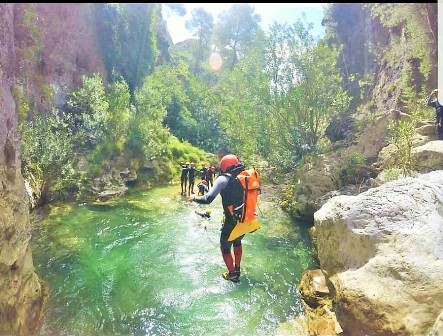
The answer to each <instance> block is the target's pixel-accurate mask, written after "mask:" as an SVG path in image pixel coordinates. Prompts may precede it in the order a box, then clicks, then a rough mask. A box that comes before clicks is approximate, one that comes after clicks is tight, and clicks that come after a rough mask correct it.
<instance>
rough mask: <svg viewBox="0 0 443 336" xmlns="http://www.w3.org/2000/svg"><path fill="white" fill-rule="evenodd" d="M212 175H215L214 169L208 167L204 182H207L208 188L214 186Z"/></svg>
mask: <svg viewBox="0 0 443 336" xmlns="http://www.w3.org/2000/svg"><path fill="white" fill-rule="evenodd" d="M214 174H215V167H208V169H207V170H206V178H205V180H206V181H207V182H208V187H212V186H213V184H214Z"/></svg>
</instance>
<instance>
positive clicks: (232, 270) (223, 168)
mask: <svg viewBox="0 0 443 336" xmlns="http://www.w3.org/2000/svg"><path fill="white" fill-rule="evenodd" d="M242 170H244V165H243V164H241V163H240V162H239V160H238V158H237V156H236V155H233V154H228V155H225V156H223V158H222V159H221V160H220V175H219V176H218V177H217V178H216V180H215V181H214V185H213V186H212V188H210V189H209V192H208V193H207V194H206V195H203V196H197V197H195V196H193V197H190V198H189V200H190V201H194V202H197V203H200V204H210V203H212V201H213V200H214V199H215V197H216V196H217V195H218V194H220V195H221V197H222V204H223V213H224V221H223V226H222V229H221V234H220V250H221V253H222V257H223V260H224V262H225V264H226V267H227V269H228V271H227V272H224V273H223V274H222V276H223V278H224V279H225V280H230V281H233V282H239V281H240V262H241V258H242V243H241V241H242V239H243V237H244V235H242V236H240V237H238V238H237V239H235V240H233V241H228V237H229V235H230V234H231V231H232V230H233V228H234V226H235V224H236V222H235V220H234V218H233V217H232V215H231V213H230V211H229V209H228V207H229V206H232V204H233V201H232V199H233V195H232V184H231V183H232V182H231V181H232V179H231V178H230V177H229V176H227V175H225V174H226V173H229V174H231V175H232V176H233V177H235V176H237V174H238V173H240V172H241V171H242ZM232 247H233V252H234V257H233V256H232V252H231V248H232Z"/></svg>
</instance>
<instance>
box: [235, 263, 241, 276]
mask: <svg viewBox="0 0 443 336" xmlns="http://www.w3.org/2000/svg"><path fill="white" fill-rule="evenodd" d="M235 274H236V275H237V276H238V277H239V278H240V266H237V265H235Z"/></svg>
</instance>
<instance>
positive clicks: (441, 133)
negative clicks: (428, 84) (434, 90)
mask: <svg viewBox="0 0 443 336" xmlns="http://www.w3.org/2000/svg"><path fill="white" fill-rule="evenodd" d="M428 105H429V106H432V107H433V108H435V123H436V125H437V133H438V139H439V140H443V106H442V105H440V103H439V102H438V100H437V99H434V100H433V99H432V95H430V96H429V99H428Z"/></svg>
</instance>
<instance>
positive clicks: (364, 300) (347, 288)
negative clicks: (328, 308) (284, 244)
mask: <svg viewBox="0 0 443 336" xmlns="http://www.w3.org/2000/svg"><path fill="white" fill-rule="evenodd" d="M314 221H315V228H316V236H317V245H318V257H319V260H320V265H321V268H322V269H323V270H325V271H326V272H327V273H328V274H329V276H330V280H331V282H332V284H333V285H334V288H335V290H336V295H335V298H334V300H335V302H336V304H335V307H334V311H335V312H336V314H337V318H338V321H339V323H340V325H341V326H342V328H343V330H344V333H345V334H346V335H364V334H370V335H389V334H396V335H425V334H427V333H429V332H430V331H431V328H438V323H437V322H436V321H438V318H437V317H438V316H439V314H440V313H441V312H442V310H443V281H442V279H443V278H442V275H443V171H434V172H431V173H428V174H425V175H422V176H420V177H418V178H405V179H401V180H396V181H392V182H389V183H386V184H384V185H382V186H380V187H378V188H374V189H370V190H368V191H366V192H364V193H362V194H359V195H358V196H337V197H334V198H332V199H331V200H329V201H328V202H327V203H326V204H324V205H323V207H322V208H321V209H320V210H318V211H317V212H316V213H315V214H314Z"/></svg>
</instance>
